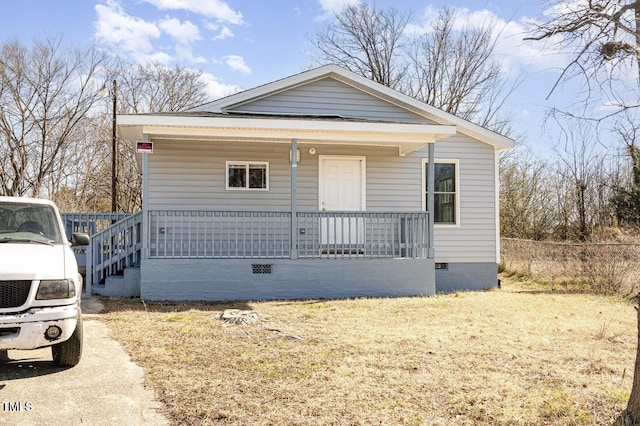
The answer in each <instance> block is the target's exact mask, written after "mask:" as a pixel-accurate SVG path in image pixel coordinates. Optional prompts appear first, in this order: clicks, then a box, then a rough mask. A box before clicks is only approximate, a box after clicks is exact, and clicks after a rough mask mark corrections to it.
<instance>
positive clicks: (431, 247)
mask: <svg viewBox="0 0 640 426" xmlns="http://www.w3.org/2000/svg"><path fill="white" fill-rule="evenodd" d="M435 151H436V150H435V144H434V143H433V142H432V143H429V162H428V163H427V182H428V184H427V211H428V212H429V218H428V228H429V243H428V253H427V256H428V257H429V259H434V258H435V257H436V249H435V243H434V236H433V228H434V226H433V224H434V204H435V203H434V194H433V191H434V189H435V182H434V181H435V168H436V167H435V164H436V163H435Z"/></svg>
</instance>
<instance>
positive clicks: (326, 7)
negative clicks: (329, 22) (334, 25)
mask: <svg viewBox="0 0 640 426" xmlns="http://www.w3.org/2000/svg"><path fill="white" fill-rule="evenodd" d="M318 2H319V3H320V7H321V8H322V10H323V11H324V14H323V15H322V16H319V17H318V19H327V18H331V17H332V16H333V15H335V14H337V13H340V12H341V11H342V9H344V8H345V7H347V6H355V5H358V4H360V0H318Z"/></svg>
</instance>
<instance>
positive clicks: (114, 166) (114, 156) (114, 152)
mask: <svg viewBox="0 0 640 426" xmlns="http://www.w3.org/2000/svg"><path fill="white" fill-rule="evenodd" d="M111 96H112V97H113V116H112V118H111V138H112V140H111V212H112V213H117V212H118V139H117V134H116V110H117V107H118V82H117V81H116V80H115V79H114V80H113V89H112V91H111Z"/></svg>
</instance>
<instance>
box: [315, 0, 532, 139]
mask: <svg viewBox="0 0 640 426" xmlns="http://www.w3.org/2000/svg"><path fill="white" fill-rule="evenodd" d="M410 18H411V15H410V14H409V13H407V14H402V13H399V12H398V11H397V10H396V9H389V10H384V9H375V8H374V7H372V6H369V5H358V6H350V7H347V8H345V9H344V10H343V11H342V12H341V13H339V14H337V15H336V17H335V22H332V23H331V24H329V25H327V26H326V27H325V28H323V30H322V31H321V32H319V33H318V34H317V35H316V37H315V39H313V40H312V43H313V44H314V46H315V47H316V48H317V49H318V52H319V55H318V57H317V58H316V61H317V62H319V63H335V64H338V65H341V66H343V67H345V68H347V69H349V70H351V71H353V72H355V73H357V74H360V75H362V76H364V77H367V78H369V79H371V80H373V81H376V82H378V83H381V84H384V85H386V86H389V87H391V88H393V89H396V90H399V91H401V92H403V93H406V94H407V95H409V96H412V97H415V98H416V99H419V100H421V101H423V102H426V103H428V104H430V105H433V106H435V107H437V108H440V109H442V110H444V111H447V112H449V113H451V114H455V115H457V116H459V117H461V118H464V119H467V120H470V121H473V122H475V123H476V124H479V125H482V126H486V127H489V128H491V129H493V130H495V131H498V132H500V133H503V134H507V133H510V132H512V129H511V128H510V125H509V123H510V118H509V116H508V115H504V108H503V107H504V102H505V100H506V99H507V98H508V97H509V95H510V94H511V93H512V92H513V90H514V89H515V87H517V85H518V84H519V82H520V80H521V79H519V78H516V79H513V80H512V79H511V78H510V76H509V75H508V73H507V72H506V71H505V70H504V69H503V68H502V67H501V65H500V63H499V62H498V61H496V60H494V59H492V55H493V53H494V50H495V46H496V42H497V38H498V36H499V32H498V31H496V30H495V25H494V24H495V23H494V22H487V23H486V24H485V25H484V26H482V27H480V28H475V27H472V26H471V25H465V26H464V27H463V28H462V29H458V28H457V23H456V22H455V20H456V12H455V9H453V8H446V7H445V8H442V9H439V10H438V13H437V16H436V17H435V19H434V21H433V23H432V24H431V26H430V28H429V29H428V31H426V32H425V33H424V34H422V35H418V34H407V31H406V27H407V25H408V23H409V21H410Z"/></svg>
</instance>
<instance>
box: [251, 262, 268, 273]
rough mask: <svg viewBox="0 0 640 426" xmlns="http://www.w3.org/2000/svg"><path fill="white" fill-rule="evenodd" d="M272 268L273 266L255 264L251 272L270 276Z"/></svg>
mask: <svg viewBox="0 0 640 426" xmlns="http://www.w3.org/2000/svg"><path fill="white" fill-rule="evenodd" d="M272 266H273V265H271V264H262V263H254V264H253V265H251V270H252V271H253V273H254V274H270V273H271V267H272Z"/></svg>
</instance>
